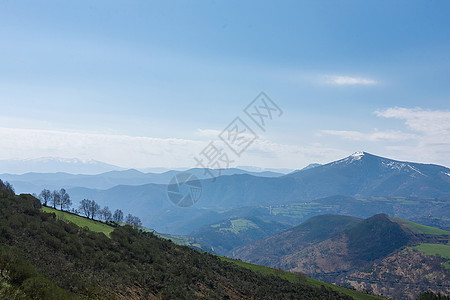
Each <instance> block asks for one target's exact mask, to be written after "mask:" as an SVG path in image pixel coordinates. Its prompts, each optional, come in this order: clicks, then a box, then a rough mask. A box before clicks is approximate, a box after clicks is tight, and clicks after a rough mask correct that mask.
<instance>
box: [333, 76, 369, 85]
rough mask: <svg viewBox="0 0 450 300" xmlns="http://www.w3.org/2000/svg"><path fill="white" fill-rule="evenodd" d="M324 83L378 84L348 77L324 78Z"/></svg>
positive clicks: (366, 79) (367, 79) (360, 78)
mask: <svg viewBox="0 0 450 300" xmlns="http://www.w3.org/2000/svg"><path fill="white" fill-rule="evenodd" d="M325 81H326V83H327V84H331V85H375V84H377V83H378V82H377V81H376V80H373V79H370V78H363V77H350V76H326V79H325Z"/></svg>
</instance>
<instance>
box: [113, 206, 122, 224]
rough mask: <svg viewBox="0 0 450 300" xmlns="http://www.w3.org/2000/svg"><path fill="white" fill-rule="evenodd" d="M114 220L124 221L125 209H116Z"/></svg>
mask: <svg viewBox="0 0 450 300" xmlns="http://www.w3.org/2000/svg"><path fill="white" fill-rule="evenodd" d="M113 220H114V221H116V222H117V223H119V222H123V211H122V210H120V209H116V211H115V212H114V215H113Z"/></svg>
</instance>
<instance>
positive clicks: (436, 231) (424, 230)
mask: <svg viewBox="0 0 450 300" xmlns="http://www.w3.org/2000/svg"><path fill="white" fill-rule="evenodd" d="M391 219H392V220H393V221H394V222H398V223H400V224H403V225H405V226H406V227H408V228H409V229H411V230H412V231H413V232H415V233H421V234H431V235H450V231H448V230H444V229H440V228H436V227H431V226H425V225H421V224H417V223H414V222H411V221H408V220H403V219H399V218H393V217H391Z"/></svg>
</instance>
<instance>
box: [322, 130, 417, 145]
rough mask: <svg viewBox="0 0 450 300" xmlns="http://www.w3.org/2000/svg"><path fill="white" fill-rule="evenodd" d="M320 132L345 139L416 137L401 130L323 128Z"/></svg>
mask: <svg viewBox="0 0 450 300" xmlns="http://www.w3.org/2000/svg"><path fill="white" fill-rule="evenodd" d="M319 134H327V135H333V136H338V137H341V138H343V139H346V140H351V141H371V142H377V141H404V140H408V139H413V138H415V137H416V136H415V135H414V134H406V133H404V132H401V131H374V132H369V133H364V132H360V131H354V130H321V131H320V133H319Z"/></svg>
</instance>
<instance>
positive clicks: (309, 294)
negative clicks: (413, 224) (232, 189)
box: [0, 193, 351, 299]
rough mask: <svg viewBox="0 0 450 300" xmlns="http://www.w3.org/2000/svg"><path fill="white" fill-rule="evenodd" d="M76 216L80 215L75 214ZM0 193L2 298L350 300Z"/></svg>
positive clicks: (28, 197) (26, 197)
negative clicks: (104, 228)
mask: <svg viewBox="0 0 450 300" xmlns="http://www.w3.org/2000/svg"><path fill="white" fill-rule="evenodd" d="M77 220H78V221H80V219H77ZM80 224H81V225H86V226H83V227H80V226H78V225H75V224H74V223H72V222H69V221H68V220H67V217H57V214H56V213H54V214H53V213H47V212H43V211H42V209H41V204H40V202H39V201H38V200H37V199H35V198H34V197H32V196H31V195H20V196H15V195H13V194H9V195H6V194H4V193H3V194H2V193H0V245H1V247H0V258H1V259H0V271H1V274H2V275H3V276H2V277H1V278H0V298H1V299H30V298H32V299H33V298H34V299H77V298H82V299H148V298H150V299H154V298H157V299H198V298H203V299H225V298H231V299H243V298H246V299H248V298H251V299H275V298H280V297H283V298H287V299H351V298H350V297H348V296H347V295H344V294H339V293H337V292H336V291H333V290H331V289H327V288H317V287H315V286H313V285H311V284H309V283H308V282H303V283H301V282H298V283H294V282H291V281H289V280H286V279H283V278H280V277H274V276H269V275H265V274H262V273H255V272H253V271H251V270H248V269H246V268H242V267H239V266H237V265H235V264H230V263H228V262H224V261H222V260H220V259H219V258H218V257H217V256H214V255H211V254H208V253H202V252H199V251H196V250H194V249H191V248H188V247H184V246H179V245H176V244H174V243H172V242H171V241H168V240H166V239H162V238H160V237H157V236H155V235H154V234H152V233H146V232H141V231H137V230H135V229H133V228H132V227H131V226H119V227H117V228H115V229H114V230H113V231H111V232H110V233H109V237H107V236H106V235H105V233H104V232H102V231H101V229H99V228H98V227H97V228H96V229H97V230H100V232H93V231H91V230H88V228H89V226H90V225H89V224H82V223H80Z"/></svg>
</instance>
